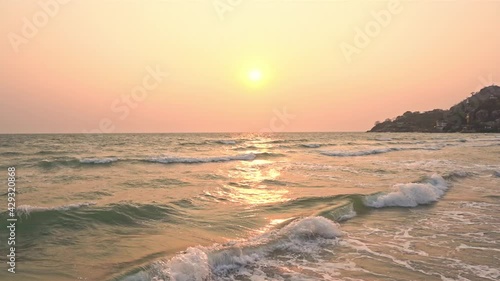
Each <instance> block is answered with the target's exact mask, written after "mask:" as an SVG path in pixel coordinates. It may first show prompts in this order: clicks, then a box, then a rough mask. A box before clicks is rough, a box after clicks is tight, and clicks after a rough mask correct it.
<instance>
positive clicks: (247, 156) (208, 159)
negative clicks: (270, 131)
mask: <svg viewBox="0 0 500 281" xmlns="http://www.w3.org/2000/svg"><path fill="white" fill-rule="evenodd" d="M255 157H256V155H255V154H253V153H248V154H240V155H234V156H219V157H152V158H149V159H146V160H145V161H147V162H156V163H163V164H174V163H188V164H189V163H193V164H194V163H211V162H228V161H251V160H254V159H255Z"/></svg>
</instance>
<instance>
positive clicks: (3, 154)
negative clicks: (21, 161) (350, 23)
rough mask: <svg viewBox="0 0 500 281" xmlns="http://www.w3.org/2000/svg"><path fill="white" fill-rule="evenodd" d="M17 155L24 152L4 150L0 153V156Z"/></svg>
mask: <svg viewBox="0 0 500 281" xmlns="http://www.w3.org/2000/svg"><path fill="white" fill-rule="evenodd" d="M17 155H24V153H22V152H18V151H6V152H2V153H0V156H17Z"/></svg>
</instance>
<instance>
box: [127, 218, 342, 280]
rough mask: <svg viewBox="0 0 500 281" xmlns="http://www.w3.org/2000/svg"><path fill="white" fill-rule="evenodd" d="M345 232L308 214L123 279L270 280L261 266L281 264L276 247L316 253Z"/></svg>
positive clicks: (190, 250) (193, 249)
mask: <svg viewBox="0 0 500 281" xmlns="http://www.w3.org/2000/svg"><path fill="white" fill-rule="evenodd" d="M341 235H342V232H341V230H340V228H339V226H338V224H336V223H335V222H333V221H330V220H328V219H326V218H324V217H307V218H303V219H299V220H295V221H293V222H291V223H289V224H288V225H286V226H285V227H283V228H281V229H277V230H272V231H270V232H267V233H264V234H263V235H261V236H257V237H255V238H252V239H248V240H243V241H232V242H229V243H226V244H225V245H219V244H215V245H213V246H211V247H202V246H197V247H190V248H188V249H187V250H186V251H184V252H182V253H180V254H178V255H176V256H174V257H173V258H171V259H170V260H168V261H158V262H156V263H154V264H153V265H152V266H151V268H150V269H149V271H148V272H142V273H138V274H135V275H133V276H129V277H126V278H125V279H123V280H127V281H129V280H157V281H159V280H176V281H188V280H189V281H191V280H196V281H198V280H200V281H202V280H214V279H215V280H217V279H218V278H217V277H228V273H230V274H231V276H232V275H233V274H236V275H242V276H247V277H248V276H252V278H251V280H260V279H255V278H258V277H259V276H260V277H262V278H263V279H262V280H269V279H267V278H265V277H266V275H265V274H264V272H262V271H261V270H259V267H266V268H271V267H277V268H280V267H281V266H279V263H278V264H274V261H273V257H274V255H275V253H274V251H282V250H286V251H287V252H299V253H302V254H306V253H307V254H311V255H314V254H317V253H318V251H320V250H321V249H322V243H325V242H326V241H330V242H334V241H336V239H335V238H337V237H339V236H341ZM254 277H255V278H254Z"/></svg>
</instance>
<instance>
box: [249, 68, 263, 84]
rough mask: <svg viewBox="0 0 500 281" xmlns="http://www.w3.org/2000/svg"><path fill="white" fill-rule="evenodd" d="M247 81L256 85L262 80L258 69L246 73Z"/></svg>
mask: <svg viewBox="0 0 500 281" xmlns="http://www.w3.org/2000/svg"><path fill="white" fill-rule="evenodd" d="M248 79H250V81H252V82H254V83H257V82H260V81H261V80H262V71H261V70H260V69H252V70H250V71H249V72H248Z"/></svg>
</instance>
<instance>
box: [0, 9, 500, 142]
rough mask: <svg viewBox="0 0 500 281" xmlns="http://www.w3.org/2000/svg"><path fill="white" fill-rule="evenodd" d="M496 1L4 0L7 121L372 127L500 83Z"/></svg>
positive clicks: (71, 126)
mask: <svg viewBox="0 0 500 281" xmlns="http://www.w3.org/2000/svg"><path fill="white" fill-rule="evenodd" d="M499 14H500V1H465V0H463V1H462V0H457V1H417V2H415V1H401V2H399V1H363V0H360V1H339V0H331V1H328V0H323V1H314V0H304V1H300V0H294V1H290V0H275V1H265V0H261V1H258V0H239V1H238V0H215V1H214V0H192V1H189V0H163V1H162V0H143V1H137V0H123V1H120V0H100V1H98V0H87V1H84V0H39V1H28V0H22V1H9V0H0V34H2V36H3V37H2V38H3V39H2V40H0V63H1V68H0V95H1V96H0V98H1V102H0V133H82V132H106V133H120V132H242V131H253V132H256V131H277V132H278V131H365V130H368V129H370V128H371V126H372V125H373V123H374V122H375V121H377V120H383V119H385V118H387V117H394V116H397V115H399V114H402V113H404V112H405V111H407V110H412V111H415V110H421V111H422V110H431V109H434V108H449V107H450V106H452V105H453V104H455V103H457V102H459V101H461V100H462V99H463V98H465V97H467V96H468V95H469V94H470V92H472V91H476V90H479V89H480V88H481V87H482V86H483V85H488V84H492V83H496V84H498V83H499V80H500V29H499V27H500V17H498V15H499ZM252 70H254V71H255V70H257V71H259V72H260V73H261V74H262V80H260V81H250V80H249V79H248V77H247V76H248V75H247V74H248V73H249V72H251V71H252ZM283 111H285V112H283Z"/></svg>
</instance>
